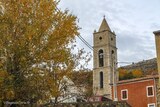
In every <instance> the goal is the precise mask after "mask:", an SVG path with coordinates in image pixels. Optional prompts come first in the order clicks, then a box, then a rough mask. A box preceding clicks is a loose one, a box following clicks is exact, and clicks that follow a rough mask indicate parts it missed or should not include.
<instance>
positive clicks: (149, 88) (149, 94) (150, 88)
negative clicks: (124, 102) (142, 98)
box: [147, 86, 154, 97]
mask: <svg viewBox="0 0 160 107" xmlns="http://www.w3.org/2000/svg"><path fill="white" fill-rule="evenodd" d="M153 96H154V89H153V86H147V97H153Z"/></svg>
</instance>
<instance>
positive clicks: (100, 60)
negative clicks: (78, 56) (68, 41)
mask: <svg viewBox="0 0 160 107" xmlns="http://www.w3.org/2000/svg"><path fill="white" fill-rule="evenodd" d="M93 41H94V43H93V67H94V68H93V93H94V94H95V95H100V96H106V97H108V98H110V99H112V89H111V85H110V84H114V83H115V82H116V81H117V80H118V78H117V76H116V75H117V72H116V66H117V48H116V35H115V33H114V32H112V31H111V29H110V27H109V25H108V23H107V21H106V19H105V17H104V19H103V21H102V23H101V25H100V28H99V30H98V32H96V31H94V33H93Z"/></svg>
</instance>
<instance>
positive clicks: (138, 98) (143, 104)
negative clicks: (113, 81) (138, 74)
mask: <svg viewBox="0 0 160 107" xmlns="http://www.w3.org/2000/svg"><path fill="white" fill-rule="evenodd" d="M157 83H158V76H148V77H143V78H137V79H131V80H122V81H119V82H117V93H118V94H117V97H118V101H126V102H127V103H128V104H130V105H131V106H132V107H157ZM113 91H114V89H112V93H113ZM113 94H114V93H113Z"/></svg>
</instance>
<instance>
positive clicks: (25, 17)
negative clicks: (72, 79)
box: [0, 0, 82, 102]
mask: <svg viewBox="0 0 160 107" xmlns="http://www.w3.org/2000/svg"><path fill="white" fill-rule="evenodd" d="M57 5H58V1H56V0H0V38H1V39H0V75H1V77H0V100H2V101H30V102H43V101H48V100H49V99H50V98H52V97H58V96H59V95H60V87H59V86H60V83H61V80H62V78H63V77H64V75H68V74H69V72H71V71H72V70H73V69H74V68H75V66H76V65H78V64H77V61H78V60H79V59H80V56H81V53H82V51H81V50H80V51H79V53H80V54H78V55H77V56H76V55H73V54H72V52H71V49H72V48H74V45H72V43H74V42H75V37H76V35H78V26H77V24H76V17H75V16H74V15H72V14H70V13H69V11H68V10H65V11H61V10H59V9H58V8H57Z"/></svg>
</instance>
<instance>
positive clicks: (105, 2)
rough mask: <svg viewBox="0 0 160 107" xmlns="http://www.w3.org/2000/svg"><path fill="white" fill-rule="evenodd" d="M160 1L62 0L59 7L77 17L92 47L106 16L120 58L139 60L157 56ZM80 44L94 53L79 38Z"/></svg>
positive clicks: (90, 65)
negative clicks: (115, 36)
mask: <svg viewBox="0 0 160 107" xmlns="http://www.w3.org/2000/svg"><path fill="white" fill-rule="evenodd" d="M159 4H160V0H61V2H60V4H59V8H61V9H62V10H64V9H69V10H70V12H71V13H72V14H74V15H76V16H77V17H78V19H79V23H78V25H79V26H80V27H81V28H82V29H81V30H80V33H81V35H82V37H83V38H85V40H86V41H87V42H88V43H89V44H90V45H92V46H93V31H94V30H95V29H96V30H98V29H99V26H100V24H101V21H102V19H103V16H104V15H105V16H106V20H107V22H108V24H109V26H110V28H111V30H112V31H115V33H116V35H117V47H118V61H119V62H137V61H141V60H147V59H150V58H154V57H155V56H156V50H155V40H154V35H153V31H155V30H160V11H159V10H160V6H159ZM77 45H78V47H84V48H85V50H86V51H88V52H92V50H90V49H89V48H87V47H86V46H85V44H83V43H82V42H81V41H80V40H79V39H77ZM92 61H93V60H92ZM92 61H91V62H90V63H89V65H88V67H89V68H91V69H92V67H93V66H92V65H93V64H92V63H93V62H92ZM120 65H122V64H120Z"/></svg>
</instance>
